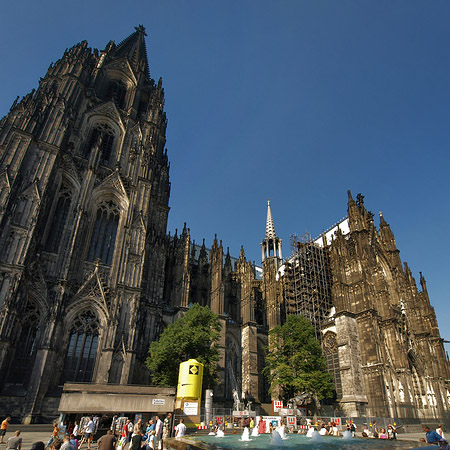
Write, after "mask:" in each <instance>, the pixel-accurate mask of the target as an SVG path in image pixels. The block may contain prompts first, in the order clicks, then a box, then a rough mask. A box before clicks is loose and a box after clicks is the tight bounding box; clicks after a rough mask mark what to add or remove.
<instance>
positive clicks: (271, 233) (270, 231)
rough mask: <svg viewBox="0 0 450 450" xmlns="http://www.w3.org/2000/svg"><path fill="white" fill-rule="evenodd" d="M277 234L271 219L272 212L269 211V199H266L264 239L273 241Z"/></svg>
mask: <svg viewBox="0 0 450 450" xmlns="http://www.w3.org/2000/svg"><path fill="white" fill-rule="evenodd" d="M276 237H277V233H276V231H275V225H274V223H273V218H272V210H271V209H270V199H267V220H266V239H275V238H276Z"/></svg>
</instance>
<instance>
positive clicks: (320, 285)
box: [284, 233, 332, 339]
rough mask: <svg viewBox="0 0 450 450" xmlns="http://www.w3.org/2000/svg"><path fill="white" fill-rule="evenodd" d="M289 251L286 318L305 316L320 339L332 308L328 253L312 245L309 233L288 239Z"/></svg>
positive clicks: (286, 272)
mask: <svg viewBox="0 0 450 450" xmlns="http://www.w3.org/2000/svg"><path fill="white" fill-rule="evenodd" d="M291 250H292V256H291V257H290V258H289V260H288V261H287V262H286V266H285V277H284V301H285V307H286V308H285V310H286V314H302V315H303V316H305V317H306V318H307V319H308V320H309V321H310V322H311V324H312V325H313V326H314V328H315V329H316V337H317V338H318V339H320V337H321V332H320V330H321V328H322V324H323V323H324V322H325V321H326V319H327V317H328V315H329V314H330V309H331V307H332V301H331V275H330V264H329V262H328V259H329V256H328V250H327V247H322V246H320V245H319V244H318V243H317V242H314V241H312V240H311V235H310V234H309V233H307V234H305V235H303V236H302V238H301V239H299V238H298V236H297V235H291Z"/></svg>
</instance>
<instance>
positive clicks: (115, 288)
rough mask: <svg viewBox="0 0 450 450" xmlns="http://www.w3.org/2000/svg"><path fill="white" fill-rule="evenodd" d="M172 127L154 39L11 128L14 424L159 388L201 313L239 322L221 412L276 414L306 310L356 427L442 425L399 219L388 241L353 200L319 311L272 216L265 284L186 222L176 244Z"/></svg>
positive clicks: (115, 56) (438, 370)
mask: <svg viewBox="0 0 450 450" xmlns="http://www.w3.org/2000/svg"><path fill="white" fill-rule="evenodd" d="M166 125H167V121H166V116H165V113H164V90H163V88H162V81H161V80H159V82H157V83H156V82H155V81H154V80H153V79H151V78H150V71H149V66H148V60H147V55H146V48H145V30H144V28H143V27H142V26H140V27H138V28H136V31H135V32H134V33H132V34H131V35H130V36H129V37H127V38H126V39H125V40H124V41H122V42H121V43H119V44H117V45H116V44H115V43H114V42H110V43H109V44H108V45H107V46H106V48H105V49H104V50H102V51H98V50H92V49H90V48H88V47H87V43H86V42H81V43H79V44H77V45H75V46H74V47H73V48H71V49H69V50H67V51H66V52H65V53H64V55H63V57H62V58H61V59H60V60H59V61H57V62H56V63H55V64H52V65H51V66H50V67H49V69H48V72H47V74H46V75H45V77H44V78H42V79H41V80H40V84H39V88H38V89H37V90H36V91H32V92H31V93H30V94H28V95H27V96H25V97H24V98H23V99H22V100H20V101H18V100H16V101H15V102H14V104H13V105H12V107H11V110H10V112H9V114H8V115H7V116H5V117H4V118H3V119H2V120H1V122H0V163H1V166H0V184H1V190H0V249H1V251H0V397H1V398H0V414H3V415H5V414H8V415H12V416H14V417H17V418H21V419H22V420H23V421H24V422H36V421H41V420H49V419H50V418H52V417H54V416H55V415H56V410H57V405H58V402H59V399H60V397H61V394H62V391H63V385H64V383H65V382H75V383H78V382H90V383H95V385H96V386H100V385H105V384H111V385H113V384H120V385H127V384H137V385H139V384H140V385H146V384H148V383H149V380H150V378H149V373H148V371H147V369H146V368H145V358H146V355H147V350H148V346H149V344H150V343H151V342H152V341H153V340H154V339H157V337H158V336H159V334H160V333H161V331H162V330H163V329H164V327H165V326H167V325H168V324H170V323H172V322H173V321H174V320H176V318H177V317H179V315H180V314H183V313H184V312H185V311H186V310H187V309H188V308H189V307H190V305H191V304H193V303H199V304H201V305H204V306H206V305H207V306H209V307H210V308H211V310H212V311H213V312H214V313H216V314H218V316H219V320H220V322H221V324H222V333H221V338H220V342H219V349H220V354H221V358H220V361H219V367H218V372H219V377H220V379H221V384H220V385H219V386H218V387H217V388H216V390H215V392H214V400H215V402H222V403H223V404H227V403H228V405H230V402H231V399H232V391H233V390H235V389H237V390H238V391H239V392H240V393H242V392H243V393H245V395H246V397H247V398H248V399H250V400H252V401H253V402H255V403H259V402H267V401H270V397H269V396H268V386H267V381H266V380H265V379H264V377H263V376H262V369H263V367H264V349H265V347H266V346H267V344H268V332H269V330H271V329H272V328H273V327H275V326H276V325H278V324H280V323H282V322H283V321H284V319H285V317H286V314H288V313H292V312H295V313H302V314H306V315H307V316H309V317H310V318H316V317H317V318H318V320H317V321H314V323H315V325H316V327H317V330H318V336H319V337H322V342H323V348H324V353H325V355H326V357H327V361H328V364H329V368H330V371H332V373H333V375H334V377H335V381H336V388H337V395H338V401H339V402H340V404H341V406H342V408H343V410H344V411H345V412H346V413H348V414H351V415H361V414H366V413H367V414H373V415H382V416H393V417H427V418H428V417H443V415H444V414H445V413H446V412H447V411H448V409H449V402H450V393H449V386H448V380H449V375H450V373H449V365H448V361H447V359H446V356H445V353H444V349H443V344H442V339H441V338H440V336H439V330H438V328H437V322H436V316H435V314H434V310H433V308H432V307H431V305H430V301H429V298H428V294H427V290H426V283H425V280H424V278H423V277H422V276H421V278H420V283H421V286H422V290H421V291H418V289H417V287H416V284H415V281H414V279H413V277H412V275H411V272H410V271H409V269H408V267H407V266H406V265H405V266H404V267H403V266H402V263H401V261H400V257H399V252H398V250H397V247H396V244H395V239H394V236H393V234H392V232H391V230H390V228H389V225H388V224H387V223H386V222H385V220H384V218H383V217H381V219H380V220H381V222H380V229H379V230H377V229H376V228H375V226H374V224H373V220H372V215H371V214H370V213H368V212H367V211H366V210H365V207H364V203H363V199H362V196H359V197H358V200H357V202H355V201H354V200H353V199H352V198H351V196H350V195H349V202H348V219H347V222H346V223H348V227H349V229H348V230H347V232H345V233H344V232H342V231H341V229H340V228H339V227H338V228H337V230H336V231H337V232H336V233H334V234H333V235H332V236H331V238H330V236H328V237H327V236H325V235H324V236H323V237H322V247H321V249H320V251H317V252H315V253H314V254H317V255H319V256H320V260H321V261H324V262H323V263H321V264H324V265H325V266H326V267H325V269H326V271H325V272H324V273H323V274H320V277H321V278H320V279H321V283H323V284H324V286H325V287H324V289H323V290H322V292H321V297H320V299H319V300H320V301H318V302H314V301H313V302H312V303H311V304H314V305H319V308H321V310H320V311H318V312H317V314H316V313H313V312H311V311H310V310H309V309H310V306H308V305H309V303H308V304H303V303H302V300H301V298H300V297H299V295H300V294H298V293H299V292H301V291H300V290H299V291H296V290H295V289H292V286H293V283H292V279H291V277H292V276H293V275H292V274H293V273H294V272H295V270H293V267H299V268H300V269H301V268H302V267H303V268H304V269H307V268H308V267H306V265H308V264H311V262H308V261H310V260H308V259H307V258H306V259H303V260H302V261H303V262H301V263H300V262H299V261H300V259H299V258H298V259H297V260H296V259H295V255H294V256H293V257H292V258H290V259H289V260H288V261H284V260H283V257H282V254H281V239H279V238H278V237H277V235H276V232H275V227H274V223H273V219H272V213H271V209H270V203H269V205H268V211H267V223H266V234H265V238H264V240H263V242H262V243H261V248H262V261H263V264H262V266H263V267H262V274H261V272H260V270H259V268H257V267H255V266H254V265H253V264H252V263H251V262H249V261H247V259H246V257H245V253H244V250H243V249H241V252H240V255H239V258H237V259H236V258H232V257H231V255H230V254H229V251H224V248H223V245H222V242H221V241H219V240H218V239H217V237H215V239H214V241H213V243H212V245H211V248H207V247H206V245H205V242H203V244H202V245H201V246H199V245H197V244H196V243H195V242H193V241H192V239H191V234H190V230H189V229H188V228H187V227H186V225H185V226H184V227H183V229H182V231H181V233H180V234H178V232H176V233H175V235H173V236H171V235H170V234H169V235H168V234H167V217H168V213H169V196H170V183H169V162H168V157H167V153H166V151H165V134H166ZM310 245H313V246H315V245H319V243H318V242H312V243H310ZM288 266H289V267H288ZM319 268H320V267H319ZM311 273H313V272H311ZM314 273H315V272H314ZM317 273H318V272H317ZM314 276H315V275H314ZM317 276H319V275H317ZM306 287H307V286H306ZM288 291H289V295H288ZM311 292H313V291H311ZM312 300H314V299H312ZM293 305H294V306H295V311H294V310H293V308H294V306H293ZM274 395H276V393H275V394H274Z"/></svg>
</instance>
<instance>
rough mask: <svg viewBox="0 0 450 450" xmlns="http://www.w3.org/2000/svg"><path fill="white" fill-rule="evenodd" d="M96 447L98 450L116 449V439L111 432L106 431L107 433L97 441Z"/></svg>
mask: <svg viewBox="0 0 450 450" xmlns="http://www.w3.org/2000/svg"><path fill="white" fill-rule="evenodd" d="M97 445H98V450H114V449H115V447H116V437H115V436H114V433H113V432H112V430H108V432H107V433H106V434H105V435H104V436H102V437H101V438H100V439H99V440H98V441H97Z"/></svg>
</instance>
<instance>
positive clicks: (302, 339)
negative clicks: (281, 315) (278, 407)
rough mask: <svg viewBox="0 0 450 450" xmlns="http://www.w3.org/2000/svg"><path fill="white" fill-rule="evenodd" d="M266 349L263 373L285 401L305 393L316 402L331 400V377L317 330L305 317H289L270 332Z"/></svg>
mask: <svg viewBox="0 0 450 450" xmlns="http://www.w3.org/2000/svg"><path fill="white" fill-rule="evenodd" d="M267 350H268V354H267V356H266V367H265V368H264V370H263V373H264V375H266V376H267V378H268V379H269V381H270V384H271V386H270V391H271V392H273V391H274V390H275V389H279V390H280V392H281V397H282V398H283V399H284V400H285V401H288V400H289V399H291V398H293V397H295V396H296V395H299V394H301V393H302V392H309V393H311V394H313V395H314V397H315V398H316V400H321V399H323V398H329V397H332V395H333V391H334V385H333V382H332V378H331V375H330V374H329V373H328V372H327V365H326V361H325V358H324V357H323V356H322V348H321V346H320V343H319V341H318V340H317V339H316V337H315V330H314V327H313V326H312V325H311V323H310V322H309V320H308V319H306V317H304V316H301V315H289V316H288V317H287V320H286V323H285V324H284V325H282V326H277V327H275V328H274V329H273V330H272V331H271V332H270V337H269V347H268V349H267Z"/></svg>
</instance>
